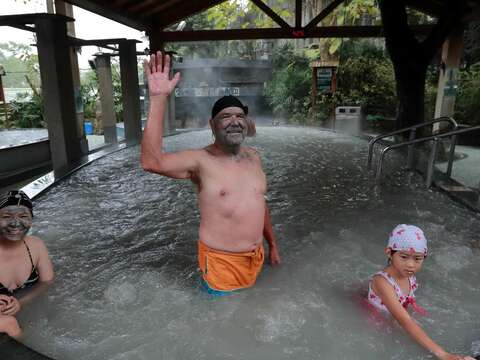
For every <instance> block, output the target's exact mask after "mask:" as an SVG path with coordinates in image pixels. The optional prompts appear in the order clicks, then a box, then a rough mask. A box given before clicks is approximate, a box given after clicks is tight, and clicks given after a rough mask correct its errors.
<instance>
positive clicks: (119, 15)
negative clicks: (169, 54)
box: [63, 0, 147, 31]
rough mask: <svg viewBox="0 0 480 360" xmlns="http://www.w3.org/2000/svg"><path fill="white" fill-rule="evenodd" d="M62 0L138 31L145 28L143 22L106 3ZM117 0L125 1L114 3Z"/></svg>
mask: <svg viewBox="0 0 480 360" xmlns="http://www.w3.org/2000/svg"><path fill="white" fill-rule="evenodd" d="M63 1H65V2H68V3H70V4H72V5H75V6H78V7H81V8H82V9H85V10H88V11H91V12H93V13H95V14H97V15H100V16H104V17H106V18H109V19H111V20H113V21H116V22H119V23H121V24H123V25H126V26H130V27H132V28H134V29H137V30H139V31H145V30H146V28H147V27H146V25H145V24H143V23H142V22H139V21H135V20H133V19H132V18H131V17H130V16H128V14H126V13H124V12H122V11H120V10H114V9H112V8H110V7H107V5H100V4H99V2H98V1H97V2H95V1H92V0H63ZM119 1H126V0H117V1H116V2H115V3H114V4H120V2H119Z"/></svg>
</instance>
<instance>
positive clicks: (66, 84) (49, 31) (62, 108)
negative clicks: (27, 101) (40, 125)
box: [35, 15, 83, 170]
mask: <svg viewBox="0 0 480 360" xmlns="http://www.w3.org/2000/svg"><path fill="white" fill-rule="evenodd" d="M67 21H68V18H66V17H64V16H58V15H51V16H50V17H41V18H39V19H37V20H36V21H35V33H36V36H37V49H38V62H39V65H40V75H41V80H42V95H43V105H44V106H43V108H44V110H43V112H44V116H45V119H46V122H47V126H48V136H49V139H50V150H51V154H52V164H53V169H54V170H58V169H60V168H62V167H68V166H69V165H71V164H72V163H73V162H74V161H75V160H77V159H79V158H80V157H81V156H82V155H83V153H82V147H81V144H80V141H79V138H80V136H79V133H78V127H77V126H76V125H77V124H76V115H75V99H74V95H73V92H74V91H73V79H72V66H71V58H70V49H69V44H68V43H69V41H68V38H67V24H66V23H67Z"/></svg>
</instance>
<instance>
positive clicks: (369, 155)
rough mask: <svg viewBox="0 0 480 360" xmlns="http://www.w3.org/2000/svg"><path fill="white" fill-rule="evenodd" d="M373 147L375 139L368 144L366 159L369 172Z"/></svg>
mask: <svg viewBox="0 0 480 360" xmlns="http://www.w3.org/2000/svg"><path fill="white" fill-rule="evenodd" d="M374 145H375V139H372V140H370V141H369V142H368V159H367V170H370V169H371V167H372V157H373V146H374Z"/></svg>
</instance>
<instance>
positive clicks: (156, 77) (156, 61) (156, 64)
mask: <svg viewBox="0 0 480 360" xmlns="http://www.w3.org/2000/svg"><path fill="white" fill-rule="evenodd" d="M170 64H171V61H170V56H169V55H165V61H163V56H162V52H161V51H157V53H156V54H151V55H150V60H146V59H145V60H144V61H143V69H144V70H145V77H146V78H147V81H148V92H149V96H150V97H153V96H158V95H164V96H168V95H170V94H171V93H172V91H173V89H175V86H176V85H177V83H178V81H179V80H180V73H178V72H177V73H176V74H175V76H174V77H173V78H172V79H171V80H170V79H169V76H170Z"/></svg>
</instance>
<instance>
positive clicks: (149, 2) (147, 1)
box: [128, 0, 168, 13]
mask: <svg viewBox="0 0 480 360" xmlns="http://www.w3.org/2000/svg"><path fill="white" fill-rule="evenodd" d="M155 4H158V1H157V0H143V1H137V2H136V4H134V5H132V6H130V7H129V8H128V10H129V11H132V12H134V13H139V12H141V11H143V10H144V9H146V8H148V7H151V6H153V5H155ZM160 6H163V7H165V6H168V5H166V3H163V4H160ZM160 6H158V5H157V7H160ZM154 9H155V8H154Z"/></svg>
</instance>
